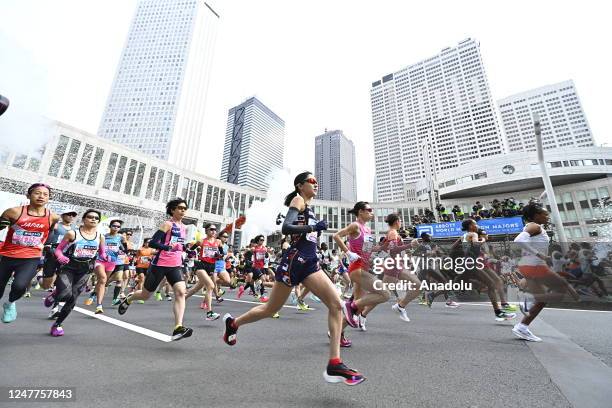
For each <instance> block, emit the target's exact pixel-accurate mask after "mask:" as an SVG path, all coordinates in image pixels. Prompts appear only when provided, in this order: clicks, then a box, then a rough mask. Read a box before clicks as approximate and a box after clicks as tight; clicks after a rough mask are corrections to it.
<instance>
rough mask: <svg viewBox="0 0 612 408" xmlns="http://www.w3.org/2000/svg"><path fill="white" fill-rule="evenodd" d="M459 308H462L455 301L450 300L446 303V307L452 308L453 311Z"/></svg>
mask: <svg viewBox="0 0 612 408" xmlns="http://www.w3.org/2000/svg"><path fill="white" fill-rule="evenodd" d="M459 306H461V305H460V304H459V303H457V302H455V301H454V300H449V301H448V302H446V307H450V308H452V309H456V308H458V307H459Z"/></svg>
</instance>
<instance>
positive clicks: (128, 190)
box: [123, 159, 138, 194]
mask: <svg viewBox="0 0 612 408" xmlns="http://www.w3.org/2000/svg"><path fill="white" fill-rule="evenodd" d="M136 167H138V162H137V161H136V160H133V159H132V160H130V167H129V169H128V176H127V180H126V182H125V188H124V190H123V192H124V193H125V194H130V193H131V192H132V185H133V184H134V177H135V176H136Z"/></svg>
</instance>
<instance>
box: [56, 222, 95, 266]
mask: <svg viewBox="0 0 612 408" xmlns="http://www.w3.org/2000/svg"><path fill="white" fill-rule="evenodd" d="M75 233H76V238H75V240H74V241H72V242H71V243H70V244H68V247H67V248H66V249H65V250H64V253H65V254H66V256H67V257H68V258H70V259H71V260H75V261H78V262H87V261H91V260H92V259H95V258H96V257H97V256H98V249H99V247H100V234H98V233H97V232H96V236H95V238H94V239H87V238H85V237H84V236H83V234H82V233H81V229H80V228H79V229H78V230H77V231H75Z"/></svg>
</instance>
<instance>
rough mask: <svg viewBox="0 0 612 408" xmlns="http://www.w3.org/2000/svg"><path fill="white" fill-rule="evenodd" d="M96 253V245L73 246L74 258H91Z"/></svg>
mask: <svg viewBox="0 0 612 408" xmlns="http://www.w3.org/2000/svg"><path fill="white" fill-rule="evenodd" d="M97 253H98V247H97V246H96V245H78V246H77V247H75V248H74V257H75V258H93V257H95V256H96V254H97Z"/></svg>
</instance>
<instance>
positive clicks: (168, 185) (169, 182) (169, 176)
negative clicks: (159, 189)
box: [162, 171, 174, 202]
mask: <svg viewBox="0 0 612 408" xmlns="http://www.w3.org/2000/svg"><path fill="white" fill-rule="evenodd" d="M173 177H174V174H173V173H172V172H170V171H169V172H168V173H167V174H166V185H165V186H164V192H163V194H162V201H165V202H168V201H170V199H169V198H168V197H169V196H170V193H171V192H172V179H173Z"/></svg>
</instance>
